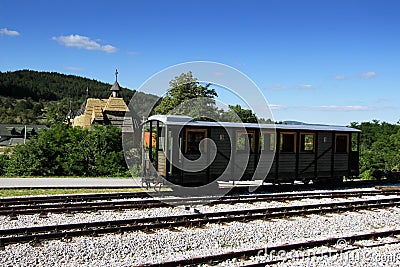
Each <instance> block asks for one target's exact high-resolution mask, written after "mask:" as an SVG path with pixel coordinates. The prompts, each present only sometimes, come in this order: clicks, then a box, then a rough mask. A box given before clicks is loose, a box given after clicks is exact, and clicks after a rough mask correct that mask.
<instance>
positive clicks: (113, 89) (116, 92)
mask: <svg viewBox="0 0 400 267" xmlns="http://www.w3.org/2000/svg"><path fill="white" fill-rule="evenodd" d="M110 91H111V97H120V96H119V92H120V91H121V87H120V86H119V83H118V69H116V70H115V83H114V84H113V86H111V89H110Z"/></svg>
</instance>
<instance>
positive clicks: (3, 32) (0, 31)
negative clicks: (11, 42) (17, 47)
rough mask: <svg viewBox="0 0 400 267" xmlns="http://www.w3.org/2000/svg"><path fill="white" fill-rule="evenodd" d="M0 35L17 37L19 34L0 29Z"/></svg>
mask: <svg viewBox="0 0 400 267" xmlns="http://www.w3.org/2000/svg"><path fill="white" fill-rule="evenodd" d="M0 35H7V36H18V35H19V32H17V31H12V30H9V29H7V28H3V29H0Z"/></svg>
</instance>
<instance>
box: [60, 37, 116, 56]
mask: <svg viewBox="0 0 400 267" xmlns="http://www.w3.org/2000/svg"><path fill="white" fill-rule="evenodd" d="M52 39H53V40H54V41H57V42H58V43H59V44H61V45H65V46H67V47H77V48H80V49H86V50H98V51H103V52H106V53H114V52H116V51H117V48H116V47H115V46H112V45H101V44H99V43H98V41H94V40H91V39H90V38H89V37H86V36H81V35H78V34H71V35H68V36H63V35H62V36H59V37H53V38H52Z"/></svg>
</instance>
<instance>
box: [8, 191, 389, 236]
mask: <svg viewBox="0 0 400 267" xmlns="http://www.w3.org/2000/svg"><path fill="white" fill-rule="evenodd" d="M392 197H396V196H366V197H363V198H348V199H344V198H335V199H331V198H322V199H303V200H294V201H286V202H279V201H265V202H254V203H237V204H235V205H229V204H220V205H213V206H193V207H191V208H192V209H193V208H195V209H197V210H198V211H199V212H201V213H207V212H220V211H229V210H248V209H260V208H273V207H282V206H297V205H309V204H318V203H332V202H343V201H358V200H363V199H365V200H368V199H369V200H371V199H388V198H392ZM191 213H192V211H190V210H185V207H183V206H181V207H168V208H151V209H143V210H138V209H132V210H124V211H121V212H119V211H112V210H104V211H99V212H91V213H74V214H73V215H72V216H70V215H67V214H65V213H49V214H48V215H47V218H40V217H39V214H34V215H18V220H11V219H10V217H9V216H0V229H12V228H22V227H31V226H45V225H60V224H71V223H84V222H94V221H109V220H110V221H111V220H124V219H133V218H149V217H160V216H171V215H184V214H191Z"/></svg>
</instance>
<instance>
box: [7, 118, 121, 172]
mask: <svg viewBox="0 0 400 267" xmlns="http://www.w3.org/2000/svg"><path fill="white" fill-rule="evenodd" d="M0 160H1V159H0ZM0 164H1V163H0ZM0 167H1V166H0ZM4 170H5V174H6V175H9V176H123V175H126V174H127V172H128V168H127V166H126V163H125V158H124V155H123V149H122V140H121V130H120V129H119V128H117V127H115V126H112V125H108V126H94V128H93V130H91V131H88V130H87V129H83V128H80V127H75V128H71V127H68V126H67V125H66V124H62V123H59V124H55V125H53V126H52V127H50V128H49V129H48V130H43V131H40V132H39V134H38V135H37V136H36V137H35V138H33V139H31V140H29V142H27V143H26V144H25V145H18V146H16V147H15V149H14V151H13V153H12V154H11V156H10V159H9V160H7V163H6V167H5V168H4Z"/></svg>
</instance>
